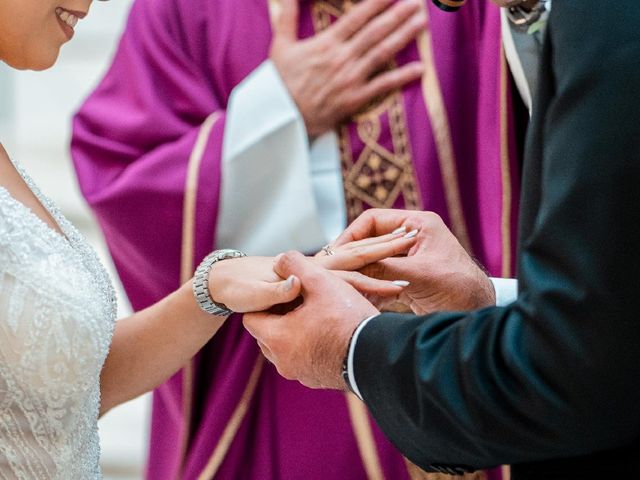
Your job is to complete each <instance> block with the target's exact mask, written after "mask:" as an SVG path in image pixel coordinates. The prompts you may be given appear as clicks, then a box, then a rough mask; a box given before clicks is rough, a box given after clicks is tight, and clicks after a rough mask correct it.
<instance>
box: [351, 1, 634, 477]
mask: <svg viewBox="0 0 640 480" xmlns="http://www.w3.org/2000/svg"><path fill="white" fill-rule="evenodd" d="M541 68H542V73H541V75H542V78H541V84H540V90H539V92H538V95H537V103H536V105H535V106H534V114H533V120H532V126H531V131H530V134H529V138H528V142H527V149H526V156H525V162H524V172H523V197H522V209H521V225H520V237H519V238H520V243H519V262H518V263H519V267H518V272H519V274H518V278H519V282H520V293H519V297H518V300H517V301H516V302H515V303H513V304H511V305H510V306H508V307H506V308H498V307H495V308H488V309H484V310H481V311H476V312H472V313H441V314H435V315H431V316H426V317H415V316H401V315H393V314H384V315H381V316H380V317H378V318H376V319H374V320H373V321H372V322H371V323H370V324H369V325H368V326H367V327H366V328H365V329H364V330H363V331H362V333H361V335H360V337H359V339H358V343H357V345H356V350H355V376H356V380H357V383H358V386H359V389H360V391H361V392H362V394H363V396H364V399H365V402H366V403H367V405H368V406H369V408H370V410H371V412H372V413H373V415H374V417H375V418H376V420H377V421H378V423H379V425H380V426H381V427H382V429H383V430H384V432H385V433H386V435H387V436H388V437H389V438H390V439H391V440H392V441H393V442H394V443H395V445H396V446H397V447H398V448H399V449H400V450H401V451H402V452H403V453H404V454H405V455H407V456H408V458H409V459H410V460H412V461H413V462H415V463H416V464H418V465H419V466H421V467H422V468H424V469H427V470H439V471H451V472H453V471H454V467H456V466H461V467H463V468H465V469H469V468H471V469H478V468H484V467H490V466H494V465H500V464H512V465H514V469H513V472H514V478H532V479H533V478H535V479H537V480H547V479H555V478H562V479H565V478H590V477H587V476H586V475H587V474H593V473H598V472H599V473H600V474H601V475H602V478H612V476H614V475H615V474H617V473H628V472H633V473H634V475H638V472H640V442H639V441H638V439H639V438H640V385H639V384H640V228H639V224H640V8H638V4H637V1H636V0H610V1H602V0H554V2H553V9H552V12H551V18H550V20H549V25H548V30H547V38H546V41H545V47H544V52H543V59H542V67H541ZM625 478H631V477H629V476H626V477H625Z"/></svg>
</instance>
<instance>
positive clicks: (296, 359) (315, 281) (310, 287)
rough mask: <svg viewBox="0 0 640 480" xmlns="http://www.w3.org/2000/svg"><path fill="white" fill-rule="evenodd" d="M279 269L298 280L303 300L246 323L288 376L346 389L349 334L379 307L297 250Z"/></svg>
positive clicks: (251, 317)
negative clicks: (291, 307)
mask: <svg viewBox="0 0 640 480" xmlns="http://www.w3.org/2000/svg"><path fill="white" fill-rule="evenodd" d="M275 270H276V272H277V273H278V275H280V276H281V277H290V276H295V277H296V278H299V279H300V281H301V282H302V297H303V303H302V304H301V305H300V306H299V307H298V308H296V309H295V310H293V311H291V312H289V313H287V314H285V315H277V314H271V313H255V314H248V315H245V316H244V320H243V321H244V325H245V327H246V328H247V330H248V331H249V333H251V335H253V336H254V337H255V338H256V339H257V340H258V345H260V348H261V349H262V351H263V353H264V355H265V356H266V357H267V359H268V360H269V361H271V362H272V363H273V364H274V365H275V366H276V368H277V369H278V372H279V373H280V374H281V375H282V376H284V377H285V378H288V379H290V380H299V381H300V382H301V383H302V384H304V385H306V386H308V387H311V388H332V389H338V390H344V389H345V388H346V385H345V384H344V381H343V380H342V376H341V370H342V361H343V360H344V357H345V355H346V353H347V349H348V344H349V340H350V338H351V335H352V334H353V331H354V330H355V329H356V327H357V326H358V324H359V323H360V322H361V321H363V320H365V319H366V318H369V317H370V316H372V315H376V314H377V313H378V310H377V309H376V308H375V307H374V306H373V305H372V304H371V303H370V302H369V301H367V300H366V299H365V298H364V297H363V296H362V295H361V294H360V293H358V292H357V291H356V290H355V289H354V288H353V287H352V286H351V285H349V284H347V283H346V282H344V281H343V280H341V279H340V278H338V277H337V276H335V275H334V274H332V273H330V272H329V271H327V270H325V269H324V268H322V267H321V266H319V265H318V264H317V263H316V262H314V261H312V260H310V259H308V258H305V257H304V256H303V255H302V254H300V253H298V252H290V253H287V254H285V255H282V256H281V257H279V258H278V260H277V261H276V265H275Z"/></svg>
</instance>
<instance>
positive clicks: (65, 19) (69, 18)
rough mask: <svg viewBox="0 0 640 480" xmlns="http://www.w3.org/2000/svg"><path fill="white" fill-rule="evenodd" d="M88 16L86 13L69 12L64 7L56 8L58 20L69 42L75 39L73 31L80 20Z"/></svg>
mask: <svg viewBox="0 0 640 480" xmlns="http://www.w3.org/2000/svg"><path fill="white" fill-rule="evenodd" d="M86 16H87V13H86V12H78V11H75V10H67V9H66V8H62V7H58V8H56V18H57V19H58V24H59V25H60V28H62V31H63V32H64V34H65V36H66V37H67V39H69V40H71V39H72V38H73V34H74V33H75V32H74V30H73V29H74V27H75V26H76V24H77V23H78V20H80V19H82V18H84V17H86Z"/></svg>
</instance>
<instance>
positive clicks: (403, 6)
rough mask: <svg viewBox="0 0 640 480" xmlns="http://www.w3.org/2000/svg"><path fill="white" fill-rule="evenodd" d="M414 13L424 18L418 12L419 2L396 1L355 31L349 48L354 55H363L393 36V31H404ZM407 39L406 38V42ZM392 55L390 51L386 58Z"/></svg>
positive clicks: (410, 23)
mask: <svg viewBox="0 0 640 480" xmlns="http://www.w3.org/2000/svg"><path fill="white" fill-rule="evenodd" d="M416 14H417V15H422V17H423V18H424V14H423V13H421V12H420V3H419V2H416V1H412V0H407V1H403V2H397V3H396V4H395V5H393V7H391V8H389V9H388V10H386V11H385V12H383V13H381V14H380V15H378V16H377V17H376V18H374V19H373V20H371V21H370V22H369V23H367V24H366V25H365V26H364V27H363V28H362V29H361V30H360V31H359V32H358V33H356V34H355V35H354V36H353V38H352V39H351V41H350V42H349V49H350V50H351V52H352V53H353V55H354V56H355V57H357V58H359V57H361V56H363V55H364V54H365V53H366V52H368V51H370V50H371V49H372V48H374V47H375V46H376V45H378V44H380V43H382V42H383V41H384V40H385V39H386V38H390V37H391V36H393V35H394V32H396V31H404V30H405V29H406V27H407V25H409V26H410V25H412V23H413V20H412V16H413V15H416ZM423 24H424V22H423ZM414 36H415V34H414ZM409 40H410V39H407V43H408V42H409ZM392 56H393V52H391V51H390V52H389V54H388V56H387V60H391V57H392Z"/></svg>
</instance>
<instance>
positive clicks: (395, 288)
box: [333, 271, 408, 298]
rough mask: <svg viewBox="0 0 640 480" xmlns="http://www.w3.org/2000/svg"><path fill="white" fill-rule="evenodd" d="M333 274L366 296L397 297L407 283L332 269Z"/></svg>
mask: <svg viewBox="0 0 640 480" xmlns="http://www.w3.org/2000/svg"><path fill="white" fill-rule="evenodd" d="M333 274H334V275H336V276H337V277H339V278H341V279H342V280H344V281H345V282H347V283H348V284H349V285H351V286H352V287H353V288H355V289H356V290H358V292H360V293H361V294H363V295H367V296H378V297H384V298H387V297H397V296H398V295H400V294H401V293H402V291H403V289H404V287H406V286H408V283H407V282H404V281H396V282H394V281H388V280H378V279H376V278H371V277H368V276H366V275H363V274H361V273H359V272H342V271H334V272H333Z"/></svg>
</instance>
